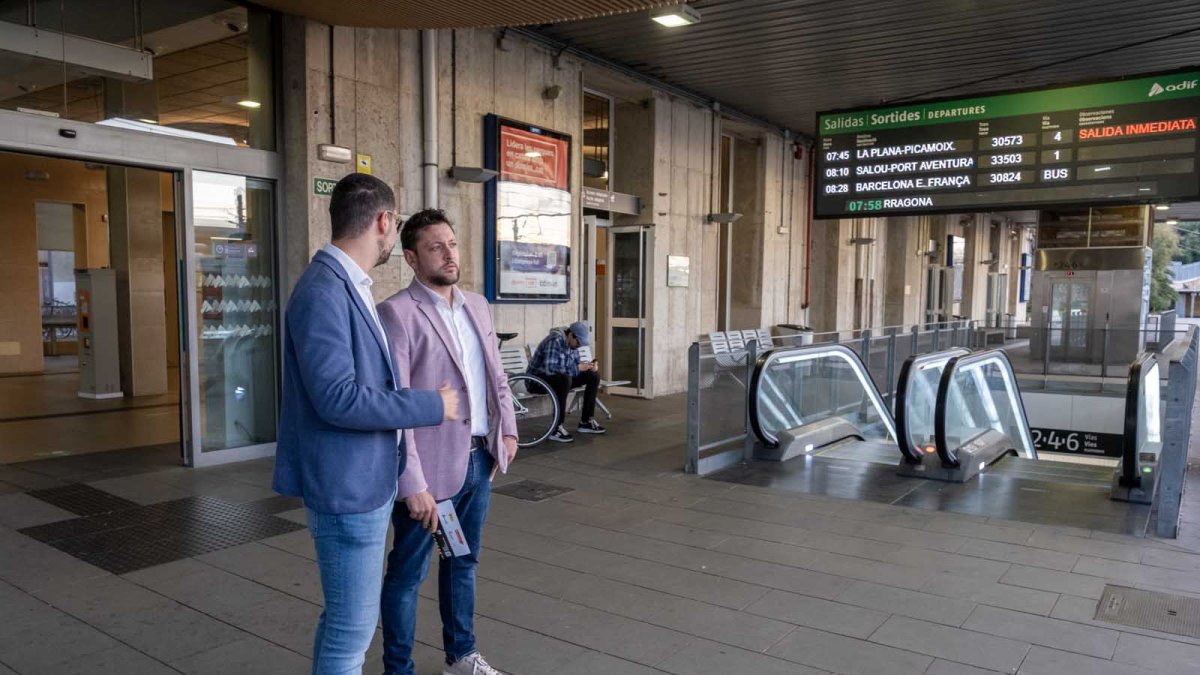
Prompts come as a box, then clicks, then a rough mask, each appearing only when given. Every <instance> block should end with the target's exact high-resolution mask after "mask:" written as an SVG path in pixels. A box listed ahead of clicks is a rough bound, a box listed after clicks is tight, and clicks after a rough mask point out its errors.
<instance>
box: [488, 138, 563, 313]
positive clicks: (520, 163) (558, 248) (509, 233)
mask: <svg viewBox="0 0 1200 675" xmlns="http://www.w3.org/2000/svg"><path fill="white" fill-rule="evenodd" d="M489 123H490V126H491V127H492V128H494V132H493V133H494V134H495V138H496V153H495V156H494V158H493V159H494V168H495V170H496V171H498V174H499V175H498V176H497V178H496V181H495V182H494V184H492V185H489V190H488V197H489V200H491V203H490V204H489V207H490V208H489V211H490V213H491V215H492V219H493V223H494V228H493V230H492V232H491V237H492V247H491V251H492V254H493V255H494V257H492V258H491V260H489V262H490V263H491V265H490V267H491V272H490V274H489V276H490V279H489V296H490V299H492V300H512V301H525V302H538V301H543V302H545V301H549V302H564V301H566V300H567V299H568V298H569V297H570V263H571V222H572V203H571V185H570V173H569V171H570V157H571V156H570V153H571V139H570V137H569V136H566V135H564V134H559V133H556V132H552V131H547V130H545V129H540V128H537V127H532V126H529V125H525V124H520V123H516V122H509V121H507V120H500V119H498V118H494V117H489ZM489 164H492V162H489ZM489 168H493V167H491V166H490V167H489Z"/></svg>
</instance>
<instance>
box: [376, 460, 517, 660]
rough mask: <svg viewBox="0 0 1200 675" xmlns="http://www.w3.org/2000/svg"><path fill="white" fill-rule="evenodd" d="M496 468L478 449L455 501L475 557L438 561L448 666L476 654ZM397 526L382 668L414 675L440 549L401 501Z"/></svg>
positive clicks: (386, 584)
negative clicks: (420, 597) (421, 620)
mask: <svg viewBox="0 0 1200 675" xmlns="http://www.w3.org/2000/svg"><path fill="white" fill-rule="evenodd" d="M494 463H495V460H494V459H492V456H491V455H489V454H488V451H487V449H486V448H479V449H477V450H473V451H472V452H471V461H470V463H469V464H468V465H467V477H466V480H464V481H463V486H462V489H461V490H459V491H458V494H456V495H454V497H452V498H451V499H453V501H454V510H455V511H456V512H457V513H458V520H459V523H460V524H461V525H462V529H463V534H464V535H465V536H466V538H467V545H468V546H470V547H471V553H470V554H469V555H465V556H459V557H457V558H446V559H441V558H439V559H438V605H439V608H440V609H441V613H442V646H443V648H444V649H445V650H446V663H453V662H455V661H457V660H459V659H461V658H462V657H464V656H467V655H468V654H470V653H471V652H474V651H475V632H474V625H475V621H474V619H475V567H476V565H478V564H479V546H480V544H481V543H482V535H483V521H484V520H485V519H486V518H487V510H488V501H489V499H490V498H491V494H492V490H491V482H490V481H489V480H488V476H489V475H490V474H491V472H492V465H493V464H494ZM392 527H393V528H394V530H395V541H394V542H393V543H392V551H391V553H389V554H388V560H387V574H385V575H384V578H383V600H382V613H383V668H384V673H385V674H386V675H412V673H413V668H414V664H413V660H412V650H413V640H414V639H415V637H416V630H417V591H418V590H420V588H421V582H422V581H424V580H425V575H426V574H428V573H429V555H430V553H431V552H432V551H433V550H434V548H436V547H435V546H434V542H433V535H431V534H430V533H429V530H426V529H425V528H424V527H422V526H421V524H420V523H418V522H417V521H415V520H413V519H412V518H410V517H409V515H408V506H406V505H405V503H404V502H403V501H399V502H396V507H395V508H394V509H393V510H392Z"/></svg>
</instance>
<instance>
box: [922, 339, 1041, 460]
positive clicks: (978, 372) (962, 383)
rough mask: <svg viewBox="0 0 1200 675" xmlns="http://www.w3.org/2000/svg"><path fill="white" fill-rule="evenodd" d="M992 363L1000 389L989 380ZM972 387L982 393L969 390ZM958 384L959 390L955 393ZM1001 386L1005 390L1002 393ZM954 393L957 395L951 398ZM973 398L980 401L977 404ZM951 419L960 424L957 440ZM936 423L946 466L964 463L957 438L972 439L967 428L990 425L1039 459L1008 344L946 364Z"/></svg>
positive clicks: (1028, 455) (1023, 452) (1022, 451)
mask: <svg viewBox="0 0 1200 675" xmlns="http://www.w3.org/2000/svg"><path fill="white" fill-rule="evenodd" d="M988 368H990V369H991V370H992V374H993V375H994V376H995V377H996V378H998V379H999V382H998V384H1000V385H1001V387H1002V388H1001V389H999V390H997V388H996V387H995V386H993V385H992V384H991V383H989V382H988V375H987V373H986V372H985V369H988ZM972 388H973V389H974V390H975V393H976V395H977V397H978V398H977V399H973V398H972V397H971V396H970V395H968V393H967V392H968V390H970V389H972ZM955 390H957V396H954V394H955ZM998 391H999V392H1001V393H1004V394H1005V396H1004V397H1003V398H997V397H996V393H998ZM951 398H954V399H955V400H954V401H953V402H952V401H951ZM972 403H977V404H978V405H977V406H973V405H972ZM1005 403H1007V405H1005ZM973 407H974V408H975V409H972V408H973ZM952 423H954V425H955V427H954V428H956V429H958V430H960V432H959V433H958V434H956V436H957V438H956V441H955V442H952V441H951V435H950V433H949V431H950V429H951V424H952ZM933 427H934V434H935V436H936V439H937V441H936V446H937V453H938V456H939V457H941V459H942V465H943V466H952V467H957V466H959V459H958V449H959V446H958V444H959V443H962V442H966V441H969V440H970V437H968V436H966V433H965V432H967V431H983V430H985V429H988V428H990V429H994V430H995V431H998V432H1000V433H1002V434H1004V435H1005V436H1007V437H1008V439H1009V440H1010V441H1011V442H1012V443H1013V446H1012V448H1013V449H1014V450H1016V451H1017V452H1018V454H1020V455H1023V456H1024V457H1026V458H1028V459H1037V449H1036V448H1035V447H1034V443H1033V437H1032V436H1031V435H1030V432H1029V418H1028V417H1027V416H1026V415H1025V402H1024V401H1023V400H1022V398H1021V392H1020V391H1019V390H1018V389H1017V377H1016V374H1015V373H1013V369H1012V364H1011V363H1009V360H1008V354H1007V352H1005V351H1004V350H1003V349H989V350H987V351H982V352H976V353H974V354H969V355H967V356H957V357H955V358H953V359H951V360H950V362H949V363H947V364H946V366H945V368H944V369H943V370H942V380H941V383H940V384H939V385H938V394H937V408H936V410H935V412H934V418H933ZM972 436H973V434H972Z"/></svg>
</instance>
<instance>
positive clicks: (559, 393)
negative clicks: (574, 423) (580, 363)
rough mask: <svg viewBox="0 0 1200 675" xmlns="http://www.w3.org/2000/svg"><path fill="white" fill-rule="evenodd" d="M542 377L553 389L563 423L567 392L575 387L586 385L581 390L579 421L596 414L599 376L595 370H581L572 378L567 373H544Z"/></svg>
mask: <svg viewBox="0 0 1200 675" xmlns="http://www.w3.org/2000/svg"><path fill="white" fill-rule="evenodd" d="M542 379H543V380H545V381H546V383H547V384H549V385H550V388H551V389H553V390H554V396H555V397H556V398H557V399H558V409H559V410H561V411H562V416H563V424H564V425H565V424H566V422H567V393H568V392H570V391H571V390H572V389H574V388H575V387H586V389H584V390H583V409H582V410H581V411H580V414H579V421H580V422H586V421H588V420H590V419H592V417H593V416H594V415H595V414H596V392H597V391H599V390H600V376H599V375H597V374H596V371H594V370H589V371H587V372H581V373H579V374H578V375H576V376H575V377H573V378H572V377H570V376H568V375H546V376H544V377H542Z"/></svg>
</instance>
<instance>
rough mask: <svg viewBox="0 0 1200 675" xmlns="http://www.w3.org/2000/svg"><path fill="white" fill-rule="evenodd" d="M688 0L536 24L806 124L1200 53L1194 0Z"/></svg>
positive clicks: (648, 70)
mask: <svg viewBox="0 0 1200 675" xmlns="http://www.w3.org/2000/svg"><path fill="white" fill-rule="evenodd" d="M691 4H692V6H693V7H695V8H696V9H698V10H699V11H700V13H701V21H700V23H698V24H695V25H692V26H686V27H682V28H664V27H662V26H659V25H658V24H656V23H654V22H652V21H651V20H650V18H649V15H648V13H646V12H641V13H637V14H625V15H621V16H611V17H604V18H596V19H589V20H584V21H573V22H569V23H560V24H555V25H544V26H540V27H539V28H538V29H537V30H538V31H539V32H540V33H542V34H544V35H546V36H548V37H550V38H552V39H553V40H557V41H560V42H563V43H566V44H569V45H571V46H572V47H576V48H579V49H582V50H585V51H587V52H591V53H593V54H595V55H597V56H600V57H602V58H605V59H608V60H610V61H614V62H617V63H620V64H623V65H625V66H628V67H630V68H632V69H634V70H637V71H639V72H641V73H643V74H645V75H649V76H651V77H654V78H656V79H659V80H662V81H664V82H667V83H669V84H672V85H675V86H678V87H680V88H683V89H687V90H690V91H692V92H694V93H696V94H699V95H701V96H703V97H705V98H709V99H714V100H717V101H720V102H721V103H722V104H723V105H727V106H732V107H734V108H736V109H739V110H741V111H743V112H746V113H749V114H751V115H754V116H757V117H759V118H762V119H765V120H767V121H770V122H773V123H774V124H777V125H779V126H782V127H787V128H791V129H793V130H796V131H800V132H802V133H805V134H808V135H811V134H812V132H813V129H814V127H815V123H814V117H815V115H816V113H817V112H818V111H823V110H832V109H837V108H847V107H857V106H871V105H878V104H882V103H886V102H891V101H898V100H902V99H914V98H933V97H955V96H965V95H969V94H976V93H981V92H987V91H998V90H1004V89H1014V88H1022V87H1032V86H1043V85H1047V84H1057V83H1064V82H1075V81H1080V80H1086V79H1096V78H1105V77H1114V76H1122V75H1129V74H1133V73H1143V72H1151V71H1156V70H1167V69H1174V68H1181V67H1185V66H1189V65H1200V2H1197V0H1139V1H1137V2H1130V1H1129V0H1091V1H1088V0H1083V1H1079V0H1076V1H1066V0H1010V1H1009V2H983V1H981V0H926V1H922V2H913V1H912V0H861V1H860V2H853V3H848V2H843V1H842V0H696V1H695V2H693V3H691ZM1189 30H1190V31H1191V32H1190V33H1186V34H1182V35H1178V33H1181V32H1183V31H1189ZM1172 34H1177V35H1175V36H1174V37H1167V36H1170V35H1172ZM1164 38H1165V39H1164ZM1139 42H1145V44H1141V45H1139V46H1134V47H1130V48H1127V49H1119V50H1117V51H1112V50H1115V49H1117V48H1119V47H1122V46H1124V45H1131V44H1134V43H1139ZM1098 52H1104V53H1099V54H1098ZM1089 55H1090V56H1089Z"/></svg>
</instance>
